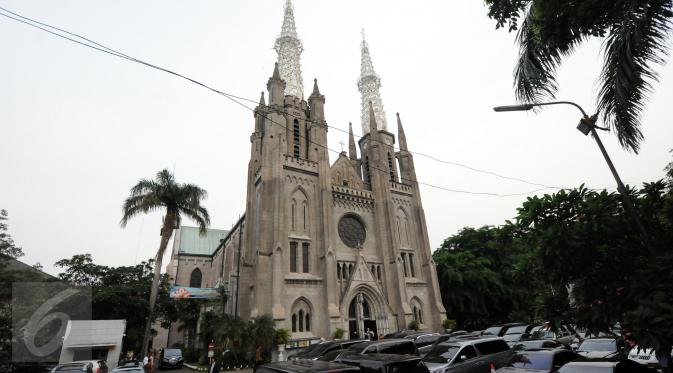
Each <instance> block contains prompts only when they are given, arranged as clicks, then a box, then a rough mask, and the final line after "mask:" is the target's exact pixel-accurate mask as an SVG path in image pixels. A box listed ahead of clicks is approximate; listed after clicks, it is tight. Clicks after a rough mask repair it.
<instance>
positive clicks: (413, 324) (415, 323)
mask: <svg viewBox="0 0 673 373" xmlns="http://www.w3.org/2000/svg"><path fill="white" fill-rule="evenodd" d="M407 329H409V330H418V321H416V320H411V322H410V323H409V326H407Z"/></svg>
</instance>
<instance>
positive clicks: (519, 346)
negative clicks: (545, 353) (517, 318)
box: [512, 339, 569, 351]
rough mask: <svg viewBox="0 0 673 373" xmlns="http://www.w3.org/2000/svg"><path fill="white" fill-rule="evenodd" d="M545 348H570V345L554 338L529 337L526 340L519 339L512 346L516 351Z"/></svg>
mask: <svg viewBox="0 0 673 373" xmlns="http://www.w3.org/2000/svg"><path fill="white" fill-rule="evenodd" d="M543 348H544V349H566V350H569V348H568V346H566V345H564V344H563V343H561V342H559V341H556V340H553V339H529V340H526V341H519V342H517V343H516V344H515V345H514V346H512V350H514V351H523V350H532V349H543Z"/></svg>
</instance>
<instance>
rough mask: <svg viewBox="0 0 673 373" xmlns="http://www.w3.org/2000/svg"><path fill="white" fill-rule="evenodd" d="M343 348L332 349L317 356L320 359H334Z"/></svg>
mask: <svg viewBox="0 0 673 373" xmlns="http://www.w3.org/2000/svg"><path fill="white" fill-rule="evenodd" d="M342 352H344V350H332V351H330V352H328V353H326V354H324V355H322V356H321V357H319V358H318V360H320V361H334V360H335V359H336V358H337V356H339V355H340V354H341V353H342Z"/></svg>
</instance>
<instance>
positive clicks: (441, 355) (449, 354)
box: [423, 344, 460, 364]
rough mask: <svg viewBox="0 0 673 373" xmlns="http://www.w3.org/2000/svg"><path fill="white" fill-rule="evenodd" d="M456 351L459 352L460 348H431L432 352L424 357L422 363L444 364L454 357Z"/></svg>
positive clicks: (441, 345)
mask: <svg viewBox="0 0 673 373" xmlns="http://www.w3.org/2000/svg"><path fill="white" fill-rule="evenodd" d="M458 350H460V346H456V345H445V344H439V345H436V346H435V347H433V348H432V350H430V352H428V354H427V355H425V357H424V358H423V361H427V362H428V363H440V364H445V363H448V362H449V361H451V359H453V357H454V356H456V353H457V352H458Z"/></svg>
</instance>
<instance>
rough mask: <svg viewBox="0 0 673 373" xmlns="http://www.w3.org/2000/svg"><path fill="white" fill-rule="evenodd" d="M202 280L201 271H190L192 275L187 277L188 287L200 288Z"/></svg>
mask: <svg viewBox="0 0 673 373" xmlns="http://www.w3.org/2000/svg"><path fill="white" fill-rule="evenodd" d="M202 278H203V275H202V274H201V270H200V269H198V268H195V269H194V270H193V271H192V275H191V276H189V287H191V288H200V287H201V279H202Z"/></svg>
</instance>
